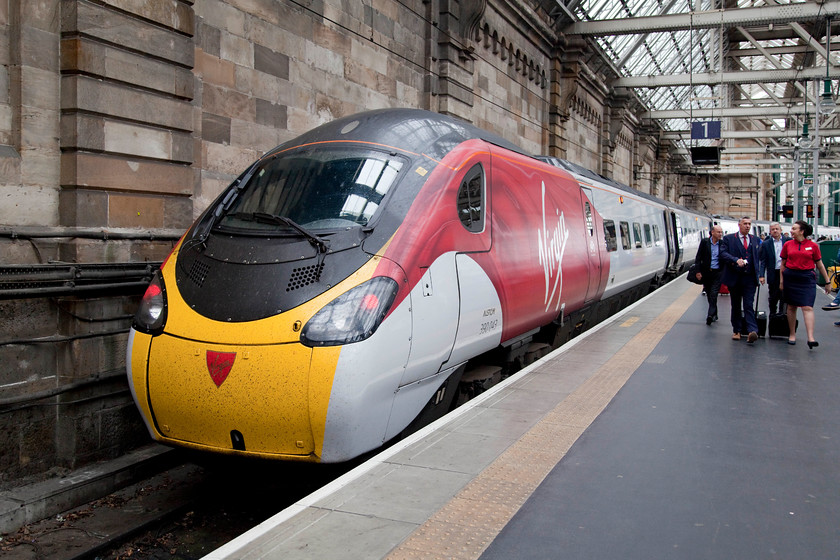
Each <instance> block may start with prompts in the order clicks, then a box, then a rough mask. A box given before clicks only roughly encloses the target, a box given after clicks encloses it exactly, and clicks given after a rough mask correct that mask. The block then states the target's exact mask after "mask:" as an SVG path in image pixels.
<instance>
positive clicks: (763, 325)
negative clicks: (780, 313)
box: [755, 311, 767, 338]
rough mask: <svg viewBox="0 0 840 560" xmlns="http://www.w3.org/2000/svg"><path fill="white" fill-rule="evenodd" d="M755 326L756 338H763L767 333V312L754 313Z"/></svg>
mask: <svg viewBox="0 0 840 560" xmlns="http://www.w3.org/2000/svg"><path fill="white" fill-rule="evenodd" d="M755 324H756V325H758V331H756V332H758V336H760V337H761V338H764V334H765V333H766V332H767V312H766V311H756V312H755Z"/></svg>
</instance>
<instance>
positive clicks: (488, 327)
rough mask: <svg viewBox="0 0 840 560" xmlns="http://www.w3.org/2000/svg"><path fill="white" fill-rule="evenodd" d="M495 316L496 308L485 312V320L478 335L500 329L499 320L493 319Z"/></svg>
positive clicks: (489, 308) (490, 308)
mask: <svg viewBox="0 0 840 560" xmlns="http://www.w3.org/2000/svg"><path fill="white" fill-rule="evenodd" d="M494 315H496V308H495V307H488V308H487V309H485V310H484V315H483V317H484V320H483V321H482V323H481V328H480V329H479V331H478V334H487V333H489V332H493V331H494V330H496V329H497V328H499V320H498V319H492V318H491V317H493V316H494Z"/></svg>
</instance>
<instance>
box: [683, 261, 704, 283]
mask: <svg viewBox="0 0 840 560" xmlns="http://www.w3.org/2000/svg"><path fill="white" fill-rule="evenodd" d="M698 272H703V271H702V270H700V267H699V266H698V265H697V264H693V265H691V266H689V267H688V276H686V277H685V279H686V280H688V281H689V282H691V283H692V284H700V285H702V284H703V281H702V280H698V279H697V273H698Z"/></svg>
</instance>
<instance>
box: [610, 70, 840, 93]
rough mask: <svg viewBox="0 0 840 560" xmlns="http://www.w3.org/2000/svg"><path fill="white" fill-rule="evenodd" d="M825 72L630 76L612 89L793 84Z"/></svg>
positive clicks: (835, 74) (834, 73)
mask: <svg viewBox="0 0 840 560" xmlns="http://www.w3.org/2000/svg"><path fill="white" fill-rule="evenodd" d="M825 74H826V70H825V68H803V69H802V70H798V69H796V68H784V69H777V70H747V71H739V72H724V73H723V74H721V73H720V72H703V73H700V74H676V75H672V76H630V77H625V78H618V79H616V80H613V82H612V83H611V84H610V85H612V86H613V87H626V88H660V87H674V86H689V85H695V86H699V85H707V86H709V85H717V84H721V83H723V84H759V83H771V82H793V81H797V80H798V81H803V80H814V79H822V78H825ZM829 78H832V79H838V78H840V68H838V67H836V66H832V67H831V68H830V69H829Z"/></svg>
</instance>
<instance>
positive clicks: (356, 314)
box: [300, 276, 398, 346]
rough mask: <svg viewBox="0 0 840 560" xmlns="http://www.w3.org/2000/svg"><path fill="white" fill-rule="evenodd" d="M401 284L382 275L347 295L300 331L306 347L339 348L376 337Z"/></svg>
mask: <svg viewBox="0 0 840 560" xmlns="http://www.w3.org/2000/svg"><path fill="white" fill-rule="evenodd" d="M397 289H398V286H397V283H396V281H394V280H393V279H391V278H386V277H384V276H378V277H376V278H373V279H371V280H368V281H367V282H365V283H364V284H361V285H359V286H356V287H355V288H353V289H352V290H349V291H347V292H345V293H344V294H342V295H340V296H339V297H337V298H336V299H334V300H333V301H331V302H330V303H328V304H327V305H325V306H324V308H323V309H321V310H320V311H319V312H318V313H316V314H315V315H314V316H313V317H312V318H311V319H310V320H309V321H308V322H307V323H306V325H305V326H304V327H303V330H302V331H301V332H300V341H301V343H303V344H305V345H306V346H337V345H340V344H349V343H351V342H359V341H361V340H365V339H366V338H368V337H370V336H371V335H373V333H375V332H376V329H377V328H379V325H380V324H382V320H383V319H384V318H385V315H386V314H387V313H388V310H389V309H390V308H391V304H392V303H394V297H395V296H396V295H397Z"/></svg>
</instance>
